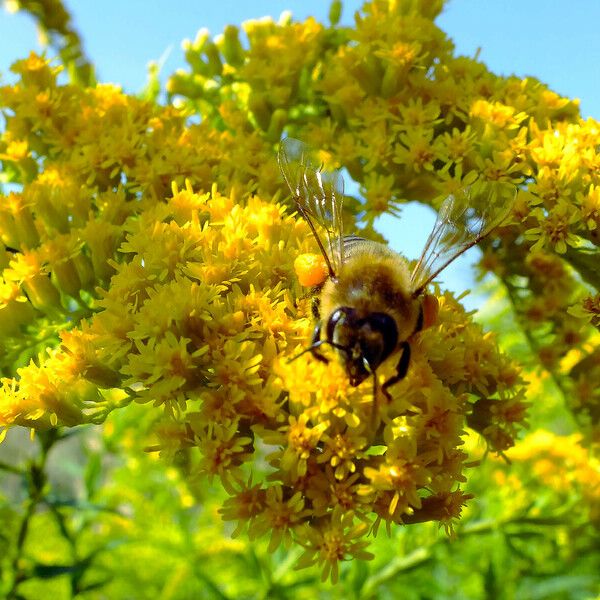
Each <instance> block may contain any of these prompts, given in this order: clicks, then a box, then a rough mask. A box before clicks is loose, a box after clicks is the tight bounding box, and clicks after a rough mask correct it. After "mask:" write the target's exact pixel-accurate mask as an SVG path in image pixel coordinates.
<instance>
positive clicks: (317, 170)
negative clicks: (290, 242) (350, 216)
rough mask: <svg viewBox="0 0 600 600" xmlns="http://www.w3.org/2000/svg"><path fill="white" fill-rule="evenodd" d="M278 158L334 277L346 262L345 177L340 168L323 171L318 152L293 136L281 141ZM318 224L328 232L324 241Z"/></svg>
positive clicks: (286, 179)
mask: <svg viewBox="0 0 600 600" xmlns="http://www.w3.org/2000/svg"><path fill="white" fill-rule="evenodd" d="M278 160H279V167H280V168H281V172H282V173H283V178H284V179H285V181H286V183H287V184H288V187H289V188H290V191H291V192H292V197H293V198H294V201H295V203H296V206H297V207H298V210H299V211H300V214H301V215H302V216H303V217H304V219H305V220H306V222H307V223H308V225H309V227H310V229H311V231H312V233H313V235H314V236H315V239H316V240H317V244H318V245H319V249H320V250H321V253H322V254H323V257H324V258H325V262H326V263H327V268H328V270H329V276H330V277H335V275H336V273H337V272H339V269H340V266H341V265H342V263H343V261H344V244H343V223H342V204H343V201H344V180H343V178H342V176H341V174H340V172H339V171H332V172H324V171H322V170H321V168H322V164H321V163H319V161H318V159H317V158H316V153H315V151H314V150H312V149H311V148H310V147H309V146H307V145H306V144H304V143H303V142H301V141H299V140H295V139H294V138H285V139H284V140H282V141H281V144H280V146H279V154H278ZM317 226H320V228H321V229H322V230H323V231H324V233H325V244H324V243H323V240H322V239H321V237H320V235H319V232H318V231H317Z"/></svg>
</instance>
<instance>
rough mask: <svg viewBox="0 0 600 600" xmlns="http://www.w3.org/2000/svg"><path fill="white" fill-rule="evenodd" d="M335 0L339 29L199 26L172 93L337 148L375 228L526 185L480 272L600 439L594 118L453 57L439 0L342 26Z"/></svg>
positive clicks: (379, 4)
mask: <svg viewBox="0 0 600 600" xmlns="http://www.w3.org/2000/svg"><path fill="white" fill-rule="evenodd" d="M338 4H339V3H334V5H335V6H334V8H335V10H333V11H332V13H333V17H332V23H331V26H329V27H325V26H323V25H320V24H317V23H315V22H314V21H313V20H311V19H309V20H307V21H306V22H305V23H302V24H299V23H294V22H292V21H291V20H290V18H289V15H288V16H286V15H284V16H283V17H282V19H281V20H280V21H279V22H277V23H275V22H273V21H271V20H261V21H252V22H249V23H245V24H244V26H243V27H244V31H245V33H246V35H247V37H248V47H247V48H246V47H243V46H242V44H241V42H240V41H239V39H238V32H237V30H236V29H235V28H232V27H230V28H228V29H227V31H226V32H225V34H224V35H223V36H219V37H217V38H216V39H215V40H214V41H212V40H209V38H208V36H207V35H201V36H199V37H198V38H197V39H196V41H195V42H193V43H192V42H189V43H188V45H187V46H186V48H187V50H188V60H189V64H190V71H189V72H183V71H181V72H178V73H176V74H175V75H174V76H173V77H172V78H171V80H170V83H169V86H170V87H169V89H170V91H171V93H172V94H173V95H175V96H177V99H178V101H179V102H182V103H184V104H185V105H186V106H188V107H189V108H191V109H192V110H196V111H200V112H201V113H203V114H205V115H206V117H207V118H208V117H210V115H211V112H210V111H209V110H207V109H206V107H207V106H212V105H213V99H214V98H216V97H218V98H220V99H221V100H226V101H227V102H228V103H231V104H234V105H236V106H238V107H240V108H241V109H242V110H245V111H247V112H249V114H250V118H249V120H250V124H251V125H252V127H253V128H255V129H257V130H259V131H261V132H262V133H263V135H265V136H267V137H268V138H269V139H278V137H279V135H280V132H281V131H282V128H283V127H286V128H287V129H288V130H291V133H292V135H293V136H294V137H297V138H300V139H302V140H304V141H306V142H308V143H309V144H311V145H312V146H314V147H317V148H326V149H328V150H329V151H330V152H331V155H332V156H333V161H334V162H335V163H337V165H342V166H344V167H345V168H347V170H348V171H349V173H350V174H351V176H352V177H353V179H355V180H356V181H358V182H359V183H360V185H361V193H362V195H363V197H364V198H365V203H364V205H362V206H361V209H364V211H365V212H366V216H365V220H366V222H367V223H368V224H371V223H372V222H373V221H374V219H375V218H376V217H377V216H379V215H381V214H383V213H394V214H395V213H399V212H400V211H401V206H402V203H403V202H405V201H406V200H415V199H416V200H419V201H426V202H431V203H432V204H433V205H434V206H438V205H439V202H440V200H441V199H442V198H444V197H445V196H447V195H448V194H452V193H455V192H456V191H457V190H462V189H464V188H465V187H468V186H470V185H472V184H473V183H474V182H477V181H479V182H481V181H484V182H496V183H500V184H503V185H506V186H518V187H519V194H518V196H517V198H516V202H515V208H514V211H513V217H514V221H513V227H511V228H504V229H503V230H502V231H501V232H500V235H499V236H498V237H499V238H501V240H502V244H501V245H498V243H497V242H490V243H487V244H485V245H484V246H485V247H484V257H483V259H482V261H481V268H482V270H483V272H488V271H493V272H494V273H495V274H496V275H498V276H499V277H500V278H501V279H502V282H503V284H504V285H505V287H506V290H507V291H508V296H509V299H510V300H511V301H512V303H513V305H514V310H515V311H516V312H517V315H518V317H519V320H520V325H521V326H522V328H523V329H524V331H525V333H526V335H527V338H528V342H529V344H530V347H531V350H532V351H533V352H532V355H533V356H535V357H536V359H537V360H536V361H535V364H536V365H538V366H541V368H543V369H546V370H547V371H548V372H551V373H553V375H554V377H555V379H556V382H557V383H558V384H559V386H560V389H561V390H562V392H563V394H564V397H565V400H566V402H567V403H568V404H569V407H570V409H571V410H572V411H573V414H574V415H575V416H576V417H577V419H578V421H579V423H580V425H582V426H583V427H585V428H586V429H587V431H588V434H589V436H590V437H591V439H595V438H597V434H598V432H597V426H596V424H597V418H595V416H597V415H598V411H599V408H598V406H599V405H598V403H599V402H600V396H599V395H598V392H597V390H598V389H600V367H599V365H600V349H599V348H598V343H599V339H598V335H597V331H596V330H597V328H598V325H599V322H600V312H599V311H600V298H599V296H598V290H599V289H600V271H599V270H598V266H597V265H598V262H599V255H598V243H599V241H598V240H599V237H598V231H599V230H600V229H599V228H600V191H599V190H600V181H599V179H598V177H599V176H598V173H600V171H599V169H598V164H599V161H600V158H599V156H600V155H599V153H598V148H599V147H600V146H599V144H598V140H599V137H600V128H599V124H598V123H597V122H596V121H595V120H593V119H588V120H585V121H584V120H582V119H581V117H580V115H579V110H578V102H577V101H576V100H574V101H572V100H569V99H567V98H562V97H560V96H559V95H557V94H556V93H554V92H553V91H551V90H549V89H548V88H547V86H545V85H544V84H543V83H541V82H539V81H537V80H536V79H534V78H531V77H528V78H526V79H519V78H517V77H500V76H497V75H495V74H493V73H491V72H489V71H488V70H487V69H486V67H485V66H484V65H483V64H481V63H479V62H478V61H477V60H476V59H472V58H465V57H456V56H454V54H453V45H452V42H451V41H450V40H449V39H448V38H447V37H446V35H445V33H444V32H443V31H441V30H440V29H439V28H438V27H437V26H436V24H435V22H434V18H435V17H436V16H437V15H438V14H439V12H440V11H441V9H442V7H443V4H444V2H443V1H442V0H436V1H435V2H430V1H425V0H416V1H415V0H373V1H371V2H366V3H365V5H364V6H363V8H362V9H361V10H360V11H359V12H358V13H357V14H356V16H355V26H354V27H352V28H347V29H344V28H341V27H338V26H336V14H337V12H336V11H337V9H339V6H338ZM275 65H276V67H275ZM267 81H268V82H275V83H274V84H273V85H270V84H267Z"/></svg>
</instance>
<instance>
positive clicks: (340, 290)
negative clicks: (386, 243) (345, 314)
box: [320, 251, 419, 341]
mask: <svg viewBox="0 0 600 600" xmlns="http://www.w3.org/2000/svg"><path fill="white" fill-rule="evenodd" d="M382 254H383V253H374V252H372V251H371V252H361V253H357V254H355V255H353V256H351V257H350V258H349V259H348V260H347V262H345V263H344V265H343V266H342V269H341V270H340V272H339V274H338V277H337V278H336V280H335V281H332V280H328V281H326V282H325V284H324V285H323V289H322V292H321V303H320V316H321V318H322V319H324V320H325V321H327V319H328V317H329V316H330V315H331V314H332V312H333V311H334V310H336V309H337V308H339V307H340V306H348V307H351V308H354V309H356V310H357V311H358V312H359V314H362V315H363V316H367V315H368V314H371V313H374V312H382V313H386V314H389V315H390V316H391V317H393V318H394V320H395V321H396V322H397V326H398V333H399V341H403V340H406V339H408V337H410V335H411V334H412V333H413V332H414V330H415V324H416V321H417V318H418V315H419V301H418V300H414V299H413V298H412V295H411V291H410V274H409V271H408V267H407V265H406V262H405V261H404V260H403V259H402V258H401V257H400V256H398V255H396V254H393V255H392V254H391V253H390V254H389V255H387V253H385V254H386V255H382Z"/></svg>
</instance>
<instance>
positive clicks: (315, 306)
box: [310, 295, 321, 321]
mask: <svg viewBox="0 0 600 600" xmlns="http://www.w3.org/2000/svg"><path fill="white" fill-rule="evenodd" d="M320 308H321V299H320V298H319V296H317V295H314V296H313V297H312V300H311V302H310V311H311V312H312V315H313V317H314V318H315V319H317V321H318V320H319V319H320V318H321V311H320V310H319V309H320Z"/></svg>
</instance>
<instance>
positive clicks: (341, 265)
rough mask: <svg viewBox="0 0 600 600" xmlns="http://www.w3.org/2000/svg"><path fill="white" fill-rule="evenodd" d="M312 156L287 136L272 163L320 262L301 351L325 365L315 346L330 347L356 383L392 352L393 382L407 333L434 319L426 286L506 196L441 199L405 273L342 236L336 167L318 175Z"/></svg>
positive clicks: (388, 257) (401, 368)
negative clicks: (308, 333)
mask: <svg viewBox="0 0 600 600" xmlns="http://www.w3.org/2000/svg"><path fill="white" fill-rule="evenodd" d="M315 156H316V153H315V152H314V151H313V150H312V149H311V148H310V147H308V146H307V145H306V144H304V143H303V142H301V141H299V140H295V139H293V138H286V139H284V140H283V141H282V142H281V145H280V148H279V154H278V161H279V166H280V169H281V172H282V174H283V177H284V179H285V181H286V183H287V185H288V187H289V188H290V191H291V194H292V198H293V199H294V202H295V204H296V207H297V209H298V212H299V213H300V215H301V216H302V217H303V218H304V220H305V221H306V222H307V223H308V226H309V228H310V230H311V232H312V234H313V236H314V238H315V240H316V242H317V245H318V247H319V250H320V252H321V254H322V256H323V259H324V261H325V265H326V271H327V273H326V275H325V277H324V279H325V280H324V281H323V282H322V283H320V284H319V285H318V286H315V287H316V294H317V296H318V297H317V302H316V309H315V310H314V312H315V316H316V317H317V319H318V320H317V324H316V326H315V328H314V332H313V336H312V340H311V343H310V346H309V347H308V348H307V349H306V352H311V353H312V355H313V356H314V357H315V358H316V359H317V360H319V361H322V362H325V363H327V362H328V359H327V358H326V357H325V356H324V355H323V354H322V353H321V351H320V349H321V347H322V346H329V347H331V348H333V349H334V350H335V351H336V353H337V355H338V356H339V359H340V361H341V364H342V366H343V368H344V370H345V372H346V374H347V376H348V379H349V382H350V385H352V386H358V385H360V384H361V383H362V382H363V381H365V380H366V379H367V378H368V377H369V376H370V375H373V394H374V398H375V399H377V386H378V384H377V377H376V371H377V369H378V368H379V367H380V366H381V364H382V363H383V362H384V361H386V360H387V359H388V358H390V357H392V356H397V357H398V362H397V364H396V370H395V374H394V375H393V376H391V377H390V378H388V379H387V380H386V381H385V382H384V383H383V385H382V387H381V390H382V392H383V394H384V395H385V396H386V398H388V400H389V399H390V394H389V392H388V388H389V387H390V386H392V385H394V384H395V383H398V382H399V381H401V380H402V379H403V378H404V377H405V376H406V374H407V372H408V368H409V365H410V356H411V346H410V342H411V339H412V338H413V336H415V335H416V334H417V333H419V332H420V331H421V330H422V329H423V328H424V327H426V326H428V325H431V324H432V323H433V322H434V321H435V318H436V316H437V300H436V299H435V297H434V296H432V295H429V294H427V293H426V289H427V286H428V285H429V284H430V283H431V282H432V280H433V279H435V278H436V277H437V276H438V275H439V274H440V273H441V272H442V271H443V270H444V269H445V268H446V267H447V266H448V265H449V264H450V263H451V262H452V261H453V260H455V259H456V258H457V257H458V256H460V255H461V254H463V252H465V251H466V250H468V249H469V248H471V247H473V246H475V245H476V244H478V243H479V242H480V241H481V240H483V239H484V238H485V237H486V236H488V235H489V234H490V232H491V231H492V230H493V229H494V228H495V227H496V226H497V225H499V224H500V223H501V222H502V221H503V220H504V219H505V218H506V217H507V215H508V213H509V212H510V208H511V205H512V202H511V201H510V200H508V201H507V196H506V194H503V193H493V194H489V195H488V196H486V197H485V198H479V200H478V201H477V199H474V198H471V197H470V193H469V190H465V191H464V192H463V193H461V194H460V197H457V196H449V197H447V198H446V200H445V201H444V202H443V203H442V205H441V207H440V210H439V212H438V216H437V219H436V222H435V225H434V227H433V230H432V231H431V233H430V235H429V237H428V238H427V241H426V243H425V248H424V250H423V252H422V253H421V257H420V258H419V260H418V261H417V263H416V266H415V267H414V269H413V270H412V272H411V271H410V269H409V265H408V262H407V261H406V260H405V259H404V258H403V257H402V256H400V255H399V254H398V253H396V252H394V251H393V250H391V249H390V248H388V247H387V246H386V245H384V244H381V243H378V242H373V241H369V240H366V239H364V238H361V237H359V236H356V235H344V227H343V219H342V209H343V202H344V181H343V178H342V176H341V173H340V172H339V171H332V172H325V171H323V169H322V165H321V163H320V162H319V161H318V160H316V158H315Z"/></svg>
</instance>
